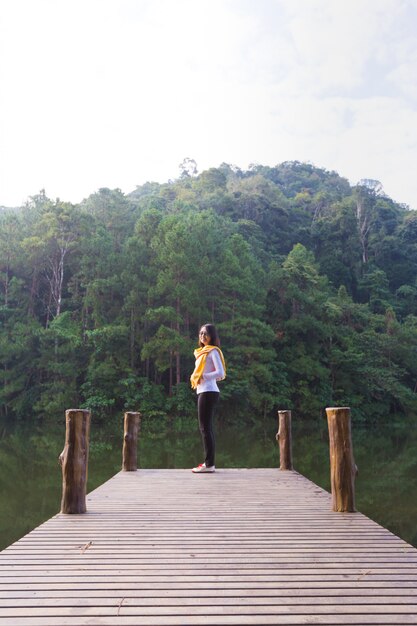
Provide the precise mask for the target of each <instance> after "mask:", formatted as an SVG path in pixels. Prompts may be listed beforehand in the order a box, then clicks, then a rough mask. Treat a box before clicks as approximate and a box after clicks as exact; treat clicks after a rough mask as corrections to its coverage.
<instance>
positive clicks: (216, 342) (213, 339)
mask: <svg viewBox="0 0 417 626" xmlns="http://www.w3.org/2000/svg"><path fill="white" fill-rule="evenodd" d="M201 328H205V329H206V331H207V333H208V334H209V335H210V345H211V346H217V347H218V348H220V337H219V334H218V332H217V329H216V327H215V325H214V324H203V325H202V327H201ZM201 328H200V330H201ZM198 345H199V346H200V348H202V347H203V346H204V344H203V343H201V341H200V335H199V336H198Z"/></svg>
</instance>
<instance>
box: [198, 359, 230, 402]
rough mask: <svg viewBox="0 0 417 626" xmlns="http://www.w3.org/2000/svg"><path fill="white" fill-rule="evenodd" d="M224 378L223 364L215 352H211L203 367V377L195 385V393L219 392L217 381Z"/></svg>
mask: <svg viewBox="0 0 417 626" xmlns="http://www.w3.org/2000/svg"><path fill="white" fill-rule="evenodd" d="M223 378H224V368H223V363H222V360H221V358H220V354H219V353H218V351H217V350H211V351H210V352H209V353H208V355H207V357H206V362H205V365H204V370H203V376H202V377H201V379H200V382H199V383H198V385H197V393H203V391H219V388H218V386H217V382H216V381H217V380H222V379H223Z"/></svg>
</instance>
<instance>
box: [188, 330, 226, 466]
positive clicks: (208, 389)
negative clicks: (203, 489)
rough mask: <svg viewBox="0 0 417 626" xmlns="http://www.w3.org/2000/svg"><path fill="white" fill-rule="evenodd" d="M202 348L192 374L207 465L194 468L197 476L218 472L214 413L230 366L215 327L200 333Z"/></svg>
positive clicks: (195, 352)
mask: <svg viewBox="0 0 417 626" xmlns="http://www.w3.org/2000/svg"><path fill="white" fill-rule="evenodd" d="M198 338H199V347H198V348H197V349H196V350H194V356H195V359H196V360H195V369H194V372H193V373H192V374H191V378H190V380H191V387H192V388H193V389H195V390H196V391H197V405H198V424H199V427H200V432H201V438H202V440H203V447H204V455H205V459H204V463H200V465H198V466H197V467H193V472H194V473H196V474H200V473H208V472H214V471H215V469H216V468H215V465H214V452H215V441H214V432H213V415H214V409H215V406H216V404H217V401H218V399H219V395H220V392H219V388H218V386H217V382H216V381H218V380H223V379H224V378H226V365H225V362H224V358H223V354H222V351H221V350H220V339H219V336H218V334H217V330H216V328H215V326H214V325H213V324H205V325H204V326H202V327H201V329H200V333H199V336H198Z"/></svg>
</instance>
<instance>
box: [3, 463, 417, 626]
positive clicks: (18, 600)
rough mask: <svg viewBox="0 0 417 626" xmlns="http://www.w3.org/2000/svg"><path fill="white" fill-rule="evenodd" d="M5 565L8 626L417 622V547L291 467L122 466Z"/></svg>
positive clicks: (16, 549) (8, 555)
mask: <svg viewBox="0 0 417 626" xmlns="http://www.w3.org/2000/svg"><path fill="white" fill-rule="evenodd" d="M0 568H1V579H0V625H1V626H64V625H65V626H84V625H87V624H89V625H95V626H107V625H111V626H113V625H120V626H137V625H141V624H142V625H147V626H152V625H156V624H158V625H161V626H162V625H177V626H187V625H191V624H202V625H203V624H204V625H228V624H235V625H244V624H265V625H266V624H288V625H290V624H291V625H294V624H333V625H336V624H358V625H359V624H360V625H366V624H378V625H383V624H384V625H385V624H417V550H416V549H414V548H413V547H412V546H410V545H409V544H407V543H405V542H404V541H402V540H401V539H399V538H398V537H396V536H394V535H393V534H392V533H390V532H389V531H387V530H385V529H384V528H382V527H381V526H379V525H378V524H376V523H374V522H373V521H371V520H370V519H368V518H367V517H365V516H364V515H362V514H360V513H335V512H333V511H331V498H330V495H329V494H328V493H327V492H325V491H323V490H322V489H320V488H319V487H317V486H316V485H315V484H313V483H312V482H310V481H309V480H307V479H306V478H304V477H303V476H301V475H300V474H298V473H297V472H291V471H280V470H278V469H225V470H222V469H220V470H218V471H217V472H216V473H215V474H206V475H195V474H192V473H191V472H190V471H189V470H139V471H137V472H120V473H119V474H117V475H116V476H114V477H113V478H112V479H111V480H109V481H108V482H106V483H105V484H104V485H102V486H101V487H99V488H98V489H96V490H95V491H94V492H92V493H91V494H89V495H88V496H87V513H86V514H84V515H63V514H58V515H56V516H55V517H53V518H52V519H50V520H49V521H47V522H46V523H45V524H43V525H42V526H40V527H39V528H37V529H35V530H34V531H32V532H31V533H29V534H28V535H26V536H25V537H23V538H22V539H21V540H20V541H18V542H16V543H15V544H13V545H12V546H10V547H9V548H7V549H6V550H4V551H3V552H2V553H1V554H0Z"/></svg>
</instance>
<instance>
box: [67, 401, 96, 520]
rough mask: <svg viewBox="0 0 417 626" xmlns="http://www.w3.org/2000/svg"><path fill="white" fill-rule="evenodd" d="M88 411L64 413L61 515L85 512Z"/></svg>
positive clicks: (70, 410)
mask: <svg viewBox="0 0 417 626" xmlns="http://www.w3.org/2000/svg"><path fill="white" fill-rule="evenodd" d="M90 418H91V413H90V411H86V410H82V409H69V410H68V411H65V427H66V428H65V446H64V449H63V451H62V452H61V454H60V456H59V462H60V463H61V466H62V500H61V513H85V512H86V510H87V506H86V500H85V496H86V488H87V475H88V447H89V439H90Z"/></svg>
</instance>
